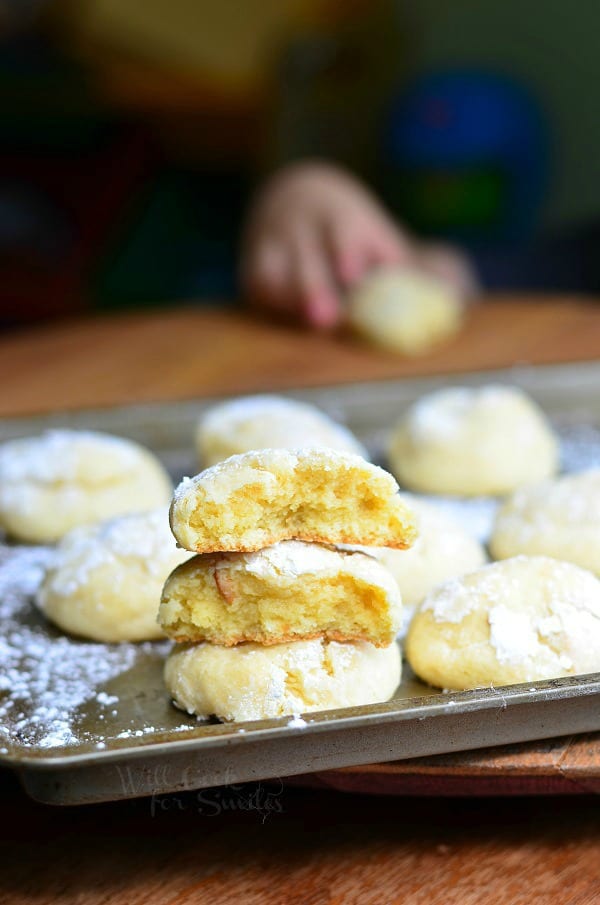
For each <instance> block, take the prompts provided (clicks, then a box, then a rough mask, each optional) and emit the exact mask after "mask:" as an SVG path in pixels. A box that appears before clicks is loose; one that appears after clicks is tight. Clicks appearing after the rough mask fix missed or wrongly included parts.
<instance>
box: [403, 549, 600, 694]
mask: <svg viewBox="0 0 600 905" xmlns="http://www.w3.org/2000/svg"><path fill="white" fill-rule="evenodd" d="M406 657H407V659H408V662H409V663H410V665H411V666H412V668H413V669H414V671H415V672H416V673H417V675H419V676H420V677H421V678H422V679H424V680H425V681H426V682H429V684H430V685H435V686H438V687H439V688H452V689H464V688H476V687H480V686H485V685H510V684H513V683H516V682H532V681H535V680H537V679H552V678H555V677H557V676H569V675H578V674H580V673H589V672H597V671H598V670H600V581H598V579H597V578H596V576H595V575H592V573H591V572H588V571H586V570H584V569H580V568H579V567H578V566H574V565H573V564H572V563H567V562H560V561H558V560H556V559H550V558H549V557H545V556H533V557H527V556H516V557H514V558H512V559H506V560H504V561H503V562H497V563H492V564H490V565H488V566H484V567H483V568H482V569H478V570H477V571H475V572H470V573H469V574H468V575H465V576H463V577H462V578H459V579H455V580H453V581H450V582H447V583H446V584H444V585H442V586H441V587H439V588H437V589H436V590H435V591H433V592H432V593H431V594H430V595H429V596H428V597H426V599H425V601H424V602H423V603H422V604H421V607H420V608H419V610H418V612H417V613H416V615H415V617H414V619H413V621H412V623H411V626H410V629H409V632H408V636H407V639H406Z"/></svg>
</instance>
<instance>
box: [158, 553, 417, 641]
mask: <svg viewBox="0 0 600 905" xmlns="http://www.w3.org/2000/svg"><path fill="white" fill-rule="evenodd" d="M401 610H402V606H401V600H400V593H399V591H398V588H397V586H396V583H395V582H394V580H393V578H392V576H391V575H390V574H389V572H388V571H387V569H386V568H384V566H382V565H381V564H380V563H378V562H377V560H375V559H373V558H372V557H370V556H366V555H365V554H364V553H346V552H340V551H338V550H334V549H332V548H330V547H324V546H321V545H320V544H306V543H303V542H302V541H282V542H281V543H279V544H275V546H273V547H267V548H266V549H264V550H259V551H258V552H256V553H205V554H203V555H201V556H194V557H193V558H192V559H190V560H188V561H187V562H185V563H183V565H181V566H179V567H178V568H177V569H175V571H174V572H173V574H172V575H171V576H170V577H169V578H168V580H167V582H166V584H165V588H164V591H163V594H162V602H161V605H160V612H159V621H160V623H161V625H162V627H163V629H164V631H165V633H166V634H167V635H169V636H170V637H171V638H174V639H175V640H176V641H194V642H197V641H210V642H212V643H213V644H221V645H224V646H226V647H230V646H232V645H235V644H239V643H241V642H247V641H254V642H257V643H260V644H266V645H270V644H281V643H284V642H287V641H298V640H308V639H311V638H326V639H328V640H329V641H369V642H371V643H372V644H374V645H376V646H377V647H385V646H387V645H389V644H391V643H392V641H393V640H394V638H395V637H396V633H397V632H398V629H399V626H400V618H401Z"/></svg>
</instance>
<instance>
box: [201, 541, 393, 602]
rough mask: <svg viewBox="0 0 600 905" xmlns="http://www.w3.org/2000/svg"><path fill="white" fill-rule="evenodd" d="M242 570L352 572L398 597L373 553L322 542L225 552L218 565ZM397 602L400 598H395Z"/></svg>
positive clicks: (271, 575)
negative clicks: (338, 547) (332, 545)
mask: <svg viewBox="0 0 600 905" xmlns="http://www.w3.org/2000/svg"><path fill="white" fill-rule="evenodd" d="M219 568H221V569H227V570H237V569H239V570H242V571H244V572H250V573H251V574H253V575H257V576H259V577H261V578H265V579H277V580H280V581H286V580H289V581H296V580H297V579H298V578H300V577H301V576H302V575H308V574H313V575H314V574H316V575H319V574H320V575H351V576H353V577H355V578H356V579H358V580H362V581H365V582H368V583H371V584H374V585H377V586H378V587H383V588H385V589H387V591H388V593H389V594H390V597H391V598H392V599H393V600H395V599H396V598H397V597H398V589H397V587H396V584H395V582H394V581H393V579H392V578H391V576H390V575H389V573H388V571H387V570H386V569H384V568H383V567H382V565H381V564H380V563H379V562H378V561H377V560H376V559H375V558H374V557H373V556H369V555H368V554H366V553H362V552H359V551H355V552H350V551H348V550H344V551H340V550H337V549H335V548H333V547H327V546H325V545H323V544H314V543H305V542H304V541H296V540H288V541H281V542H280V543H278V544H274V545H273V546H272V547H265V548H264V549H263V550H259V551H257V552H256V553H238V554H235V553H233V554H231V553H230V554H226V555H224V556H223V558H222V559H221V560H220V561H219V562H218V563H217V569H219ZM398 605H399V601H398Z"/></svg>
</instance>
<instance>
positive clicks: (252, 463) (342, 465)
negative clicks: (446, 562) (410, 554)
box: [170, 449, 416, 553]
mask: <svg viewBox="0 0 600 905" xmlns="http://www.w3.org/2000/svg"><path fill="white" fill-rule="evenodd" d="M397 490H398V485H397V484H396V481H395V480H394V478H393V477H392V476H391V475H390V474H388V472H386V471H384V470H383V469H382V468H378V467H377V466H375V465H370V464H369V463H368V462H365V460H364V459H362V458H361V457H360V456H353V455H351V454H349V453H341V452H337V451H335V450H330V449H302V450H297V451H292V450H287V449H266V450H258V451H254V452H249V453H244V454H243V455H240V456H232V457H231V458H229V459H226V460H225V462H221V463H219V464H218V465H214V466H213V467H212V468H208V469H207V470H206V471H203V472H201V473H200V474H199V475H196V477H194V478H191V479H190V478H188V479H185V480H184V481H182V483H181V484H180V485H179V487H178V488H177V489H176V491H175V496H174V498H173V502H172V504H171V513H170V519H171V529H172V531H173V534H174V535H175V538H176V539H177V542H178V543H179V544H180V545H181V546H182V547H184V548H185V549H186V550H192V551H194V552H196V553H211V552H214V551H222V550H227V551H235V552H252V551H256V550H261V549H262V548H263V547H268V546H271V545H273V544H276V543H278V542H279V541H282V540H293V539H295V540H303V541H308V542H313V543H323V544H339V543H346V544H364V545H367V546H388V547H397V548H405V547H409V546H410V545H411V543H412V542H413V540H414V539H415V536H416V530H415V526H414V521H413V518H412V515H411V513H410V511H409V510H408V509H407V508H406V506H404V505H403V503H402V502H401V500H400V498H399V495H398V493H397Z"/></svg>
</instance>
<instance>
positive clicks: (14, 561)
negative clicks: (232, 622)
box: [0, 547, 188, 751]
mask: <svg viewBox="0 0 600 905" xmlns="http://www.w3.org/2000/svg"><path fill="white" fill-rule="evenodd" d="M53 559H54V551H53V550H51V549H48V548H45V547H0V624H1V625H2V634H1V635H0V746H2V747H3V748H5V749H6V751H8V750H10V747H11V745H13V744H17V745H19V747H21V748H22V747H26V748H29V747H31V748H36V749H42V750H50V749H54V748H59V747H60V748H62V747H65V746H66V747H73V746H77V745H79V744H81V743H85V742H89V741H92V740H93V741H94V742H95V744H96V746H98V744H100V743H102V744H104V743H105V739H104V738H102V737H100V738H98V732H97V731H96V729H94V730H93V731H92V729H91V728H87V726H86V721H85V716H84V715H83V718H82V710H85V709H86V708H85V707H84V706H83V705H86V706H87V707H92V706H93V708H95V709H96V710H97V709H98V708H100V712H99V715H98V719H99V720H100V721H101V722H102V721H103V725H104V724H107V723H108V722H109V721H110V720H112V721H113V722H114V721H115V720H114V719H113V718H116V716H117V714H118V708H119V706H120V699H119V696H118V695H115V694H113V693H109V692H107V691H106V690H105V689H104V688H103V686H105V685H106V683H107V682H109V681H111V680H115V679H116V677H118V676H120V675H122V674H123V673H125V672H127V671H128V670H130V669H131V668H132V667H134V666H135V665H136V663H138V662H141V660H143V659H144V658H147V657H148V656H149V655H151V654H154V653H157V654H160V655H161V656H162V655H164V653H166V651H167V650H168V647H169V645H168V644H167V643H165V642H161V643H158V644H153V645H151V644H140V645H134V644H120V645H109V644H95V643H86V642H83V641H77V640H74V639H72V638H68V637H66V636H63V635H60V634H59V633H58V632H56V631H54V630H53V629H52V628H51V627H50V626H49V625H48V624H47V623H46V622H45V620H44V619H43V617H41V616H40V615H38V614H37V613H36V611H35V610H34V608H33V607H32V602H31V601H32V597H33V595H34V594H35V593H36V590H37V588H38V586H39V583H40V581H41V580H42V577H43V574H44V571H45V569H46V568H47V567H48V565H50V564H51V563H52V561H53ZM139 691H140V689H138V693H139ZM165 697H166V696H165ZM166 706H167V702H166V701H165V707H166ZM140 723H141V727H140V725H139V724H140ZM136 728H144V716H143V715H142V716H140V718H139V720H138V726H137V727H136ZM173 728H178V727H176V726H174V727H173ZM181 728H188V724H184V726H182V727H181ZM144 731H145V732H148V731H149V730H148V728H147V727H146V728H144Z"/></svg>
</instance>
